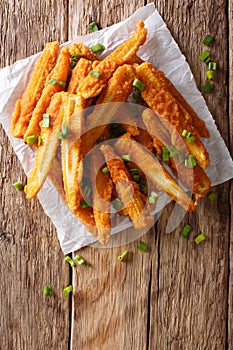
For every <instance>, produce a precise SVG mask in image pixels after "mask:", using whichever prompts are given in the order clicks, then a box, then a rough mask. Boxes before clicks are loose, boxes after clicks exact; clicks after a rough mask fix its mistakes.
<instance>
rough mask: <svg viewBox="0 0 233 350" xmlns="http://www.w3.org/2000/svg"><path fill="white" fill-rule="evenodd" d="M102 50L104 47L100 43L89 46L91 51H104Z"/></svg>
mask: <svg viewBox="0 0 233 350" xmlns="http://www.w3.org/2000/svg"><path fill="white" fill-rule="evenodd" d="M104 50H105V47H104V45H102V44H96V45H93V46H92V47H91V51H92V52H93V53H98V52H102V51H104Z"/></svg>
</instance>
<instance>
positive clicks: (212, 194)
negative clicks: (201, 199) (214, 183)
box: [207, 192, 217, 201]
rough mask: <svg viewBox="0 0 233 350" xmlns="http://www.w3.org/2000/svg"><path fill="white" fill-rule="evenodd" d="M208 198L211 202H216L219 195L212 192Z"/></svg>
mask: <svg viewBox="0 0 233 350" xmlns="http://www.w3.org/2000/svg"><path fill="white" fill-rule="evenodd" d="M207 197H208V198H209V200H211V201H214V200H215V198H216V197H217V195H216V193H214V192H210V193H209V194H208V196H207Z"/></svg>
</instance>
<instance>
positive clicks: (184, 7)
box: [149, 1, 230, 350]
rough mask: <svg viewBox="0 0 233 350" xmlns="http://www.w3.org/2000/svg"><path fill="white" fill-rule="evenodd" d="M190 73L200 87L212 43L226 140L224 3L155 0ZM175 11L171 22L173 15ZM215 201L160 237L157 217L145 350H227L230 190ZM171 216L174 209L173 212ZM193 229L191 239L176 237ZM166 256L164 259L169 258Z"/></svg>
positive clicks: (216, 102)
mask: <svg viewBox="0 0 233 350" xmlns="http://www.w3.org/2000/svg"><path fill="white" fill-rule="evenodd" d="M156 4H157V6H158V9H159V11H160V12H161V14H162V16H163V18H164V19H165V21H166V23H167V24H168V27H169V29H170V30H171V32H172V34H173V35H174V37H175V39H176V40H177V42H178V44H179V46H180V48H181V50H182V52H183V53H184V54H185V56H186V57H187V60H188V62H189V64H190V66H191V69H192V71H193V73H194V76H195V79H196V82H197V85H198V87H199V88H200V87H201V85H203V83H204V81H205V76H204V75H205V67H203V64H202V63H201V62H199V61H198V58H197V57H198V55H199V54H200V53H201V51H202V50H203V49H204V48H203V46H202V45H201V40H202V39H203V36H204V35H205V34H208V33H210V34H213V35H214V36H215V37H216V42H215V45H214V46H213V47H212V48H211V53H212V56H213V57H214V59H215V60H216V62H218V66H219V70H218V73H217V76H216V79H215V91H214V92H213V93H211V94H209V95H206V96H205V98H206V101H207V105H208V106H209V109H210V111H211V112H212V114H213V116H214V118H215V120H216V124H217V126H218V128H219V130H220V132H221V133H222V135H223V137H224V139H225V141H226V142H227V141H228V120H227V77H226V72H227V56H226V55H223V52H227V28H226V25H227V18H226V13H225V2H218V3H216V2H203V1H171V2H169V4H168V6H167V2H164V1H157V2H156ZM174 13H175V16H174ZM215 191H216V192H217V195H218V201H215V202H210V201H209V200H208V199H204V200H203V201H202V203H201V204H200V206H199V208H198V210H197V212H196V214H192V215H187V216H186V219H185V220H184V221H183V223H182V224H181V225H180V227H179V228H178V229H177V230H175V232H173V233H171V234H165V233H164V232H165V228H166V221H167V217H169V210H168V209H167V214H164V215H163V216H162V217H161V220H160V221H159V225H158V235H159V244H158V249H159V253H158V254H159V261H160V263H159V293H158V294H156V291H157V288H158V286H157V283H156V285H155V287H153V280H152V295H153V297H151V300H152V303H151V320H152V322H151V337H150V346H149V348H150V349H154V344H155V343H156V344H157V348H158V349H174V350H175V349H187V350H189V349H190V350H191V349H200V350H201V349H221V350H222V349H225V348H226V342H227V338H226V336H227V330H226V326H227V324H226V323H227V322H226V320H227V290H228V242H229V215H230V212H229V206H228V198H229V184H224V185H221V186H218V187H217V188H216V189H215ZM170 211H171V208H170ZM186 222H189V223H191V226H192V227H193V229H194V230H193V232H192V233H191V235H190V238H189V239H188V240H187V241H186V240H182V239H180V237H179V232H180V230H181V227H183V226H184V224H185V223H186ZM200 231H203V232H205V233H206V235H207V240H206V242H204V243H203V244H201V245H200V246H196V245H195V243H194V241H193V239H194V237H195V236H196V235H197V234H198V233H199V232H200ZM168 252H169V254H168Z"/></svg>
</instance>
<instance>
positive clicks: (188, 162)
mask: <svg viewBox="0 0 233 350" xmlns="http://www.w3.org/2000/svg"><path fill="white" fill-rule="evenodd" d="M184 165H185V166H186V167H187V168H190V169H193V168H194V167H195V166H196V165H197V163H196V160H195V158H194V156H193V155H192V154H190V155H189V158H188V159H185V163H184Z"/></svg>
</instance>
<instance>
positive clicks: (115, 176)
mask: <svg viewBox="0 0 233 350" xmlns="http://www.w3.org/2000/svg"><path fill="white" fill-rule="evenodd" d="M100 150H101V152H102V153H103V154H104V157H105V160H106V163H107V167H108V169H109V172H110V175H111V178H112V181H113V182H114V183H115V185H116V190H117V193H118V196H119V198H120V200H121V202H122V203H123V204H124V206H125V207H126V209H127V211H128V215H129V217H130V219H131V220H132V223H133V225H134V227H135V229H136V230H142V229H146V228H150V227H151V225H153V218H152V217H151V216H150V215H149V214H148V211H147V210H145V202H144V196H143V194H142V193H141V192H140V190H139V185H138V184H137V183H136V182H134V181H132V180H131V177H130V174H129V172H128V170H127V168H126V167H125V165H124V161H123V160H122V159H121V158H120V157H118V156H117V155H116V153H115V152H114V150H113V148H112V147H111V146H109V145H102V146H100Z"/></svg>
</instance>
